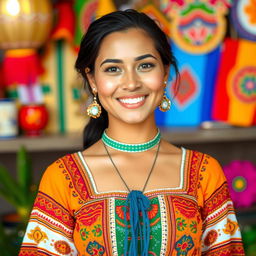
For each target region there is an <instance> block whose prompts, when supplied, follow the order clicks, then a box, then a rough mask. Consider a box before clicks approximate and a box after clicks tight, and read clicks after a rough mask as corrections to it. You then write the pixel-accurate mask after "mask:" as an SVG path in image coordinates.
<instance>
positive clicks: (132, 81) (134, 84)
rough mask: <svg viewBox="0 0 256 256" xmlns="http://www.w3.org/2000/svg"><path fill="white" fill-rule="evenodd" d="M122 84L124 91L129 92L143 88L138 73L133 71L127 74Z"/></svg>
mask: <svg viewBox="0 0 256 256" xmlns="http://www.w3.org/2000/svg"><path fill="white" fill-rule="evenodd" d="M122 84H123V86H122V88H123V89H124V90H129V91H135V90H136V89H138V88H140V87H141V81H140V78H139V76H138V74H137V73H136V71H133V70H131V71H129V72H126V74H125V76H124V80H123V83H122Z"/></svg>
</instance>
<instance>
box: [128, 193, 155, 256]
mask: <svg viewBox="0 0 256 256" xmlns="http://www.w3.org/2000/svg"><path fill="white" fill-rule="evenodd" d="M127 208H129V213H130V227H131V228H130V234H131V241H130V245H128V235H129V228H128V221H127ZM149 209H150V201H149V199H148V198H147V197H146V196H145V195H144V194H143V193H142V191H138V190H132V191H131V192H130V193H129V194H128V197H127V200H126V207H124V215H125V222H126V230H125V241H124V256H138V255H140V256H148V249H149V239H150V223H149V218H148V210H149ZM140 216H141V217H142V224H141V220H140ZM139 239H140V253H139V251H138V250H139V248H138V244H139ZM128 247H129V248H128Z"/></svg>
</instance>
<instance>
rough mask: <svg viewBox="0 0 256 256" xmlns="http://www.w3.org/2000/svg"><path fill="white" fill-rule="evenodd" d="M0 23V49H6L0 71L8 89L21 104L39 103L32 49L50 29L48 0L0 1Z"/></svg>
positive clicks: (37, 67) (37, 68) (35, 58)
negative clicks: (16, 96) (13, 91)
mask: <svg viewBox="0 0 256 256" xmlns="http://www.w3.org/2000/svg"><path fill="white" fill-rule="evenodd" d="M0 20H1V22H0V30H1V31H2V33H1V34H0V48H1V49H5V50H7V51H6V54H5V59H4V63H3V69H4V76H5V77H4V79H5V84H6V85H7V86H8V90H9V91H12V90H13V89H14V90H16V89H17V91H18V96H19V99H20V101H21V102H22V103H28V102H42V101H43V99H42V91H41V87H40V84H39V79H38V77H39V75H40V74H41V73H42V68H41V66H40V61H39V59H38V56H37V52H36V49H37V48H39V47H40V46H42V44H43V43H44V42H45V40H46V39H47V37H48V35H49V33H50V30H51V24H52V8H51V3H50V0H41V1H33V0H27V1H21V0H3V1H0ZM3 31H5V33H4V32H3Z"/></svg>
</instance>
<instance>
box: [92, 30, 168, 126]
mask: <svg viewBox="0 0 256 256" xmlns="http://www.w3.org/2000/svg"><path fill="white" fill-rule="evenodd" d="M94 70H95V72H94V74H91V75H88V79H89V82H90V86H91V87H92V88H96V90H97V92H98V97H99V100H100V102H101V104H102V106H103V107H104V108H105V109H106V111H107V112H108V116H109V122H111V121H112V120H114V119H118V120H120V121H123V122H126V123H140V122H143V121H145V120H146V119H147V118H152V116H153V115H154V110H155V109H156V107H157V106H158V105H159V104H160V101H161V99H162V96H163V93H164V81H166V80H167V77H168V70H169V68H168V67H165V66H164V65H163V63H162V60H161V57H160V54H159V53H158V51H157V50H156V48H155V45H154V42H153V40H152V39H151V38H150V37H149V36H148V35H147V33H146V32H144V31H143V30H141V29H136V28H131V29H128V30H125V31H121V32H114V33H111V34H109V35H108V36H106V37H105V38H104V39H103V41H102V43H101V47H100V50H99V54H98V56H97V58H96V62H95V69H94Z"/></svg>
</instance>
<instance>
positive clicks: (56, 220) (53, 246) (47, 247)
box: [19, 160, 77, 256]
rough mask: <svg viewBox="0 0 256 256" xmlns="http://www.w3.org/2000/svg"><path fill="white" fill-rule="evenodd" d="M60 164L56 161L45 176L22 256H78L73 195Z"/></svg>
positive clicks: (26, 235) (27, 231) (25, 238)
mask: <svg viewBox="0 0 256 256" xmlns="http://www.w3.org/2000/svg"><path fill="white" fill-rule="evenodd" d="M61 164H62V163H61V160H58V161H56V162H55V163H53V164H52V165H51V166H49V167H48V168H47V170H46V172H45V173H44V175H43V178H42V180H41V182H40V186H39V192H38V194H37V197H36V199H35V202H34V206H33V210H32V212H31V216H30V220H29V223H28V226H27V230H26V233H25V236H24V239H23V243H22V246H21V249H20V253H19V256H38V255H52V256H55V255H69V256H71V255H72V256H75V255H77V250H76V248H75V245H74V242H73V230H74V218H73V216H72V212H71V210H70V209H69V208H70V207H69V205H70V203H69V198H70V197H69V193H70V192H69V190H68V186H67V185H66V184H67V183H66V181H65V176H64V175H63V173H62V171H61V169H60V168H59V166H60V165H61Z"/></svg>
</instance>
